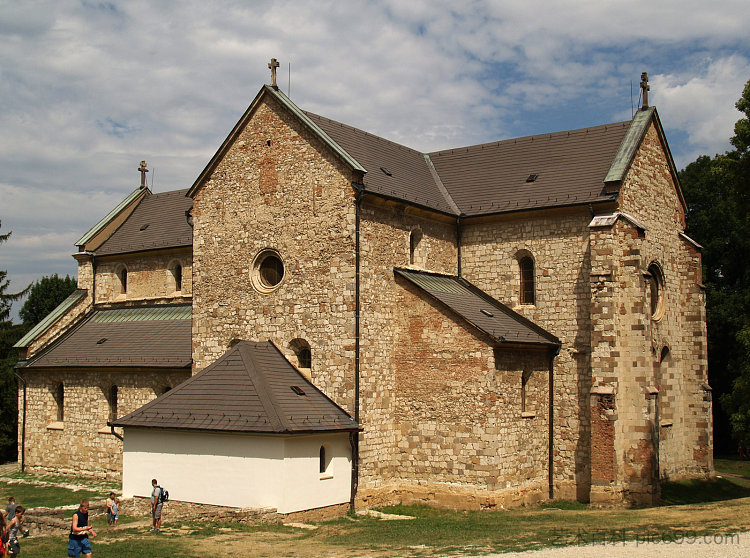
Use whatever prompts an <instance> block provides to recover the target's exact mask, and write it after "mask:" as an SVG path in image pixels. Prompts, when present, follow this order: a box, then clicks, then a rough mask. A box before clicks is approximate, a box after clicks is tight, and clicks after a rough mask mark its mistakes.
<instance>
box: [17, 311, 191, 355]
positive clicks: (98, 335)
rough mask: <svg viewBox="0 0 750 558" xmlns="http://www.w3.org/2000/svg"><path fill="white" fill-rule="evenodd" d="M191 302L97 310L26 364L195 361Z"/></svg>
mask: <svg viewBox="0 0 750 558" xmlns="http://www.w3.org/2000/svg"><path fill="white" fill-rule="evenodd" d="M191 314H192V312H191V307H190V305H185V304H183V305H178V306H155V307H146V308H127V309H111V310H97V311H94V312H92V313H91V314H90V315H89V316H87V317H86V318H84V319H83V320H82V321H81V323H80V324H79V325H78V326H76V327H75V328H73V329H72V330H71V331H69V332H68V333H66V334H65V335H63V336H62V337H61V338H60V339H59V340H58V341H56V342H55V343H54V344H53V345H51V346H50V347H49V348H48V349H46V350H44V351H42V352H41V353H40V354H39V355H37V356H35V357H33V358H32V359H30V360H29V361H28V362H27V363H26V368H60V367H98V366H108V367H128V368H129V367H149V368H186V367H189V366H191V365H192V362H193V361H192V345H191V331H192V318H191Z"/></svg>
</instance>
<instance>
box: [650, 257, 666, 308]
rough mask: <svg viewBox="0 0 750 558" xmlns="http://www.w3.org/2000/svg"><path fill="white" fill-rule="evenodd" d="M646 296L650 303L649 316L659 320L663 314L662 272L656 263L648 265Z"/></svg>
mask: <svg viewBox="0 0 750 558" xmlns="http://www.w3.org/2000/svg"><path fill="white" fill-rule="evenodd" d="M648 273H649V277H648V291H649V292H648V297H649V302H650V304H651V318H652V319H654V320H660V319H661V318H662V316H663V315H664V274H663V273H662V271H661V267H659V265H658V264H656V263H652V264H651V265H650V266H649V267H648Z"/></svg>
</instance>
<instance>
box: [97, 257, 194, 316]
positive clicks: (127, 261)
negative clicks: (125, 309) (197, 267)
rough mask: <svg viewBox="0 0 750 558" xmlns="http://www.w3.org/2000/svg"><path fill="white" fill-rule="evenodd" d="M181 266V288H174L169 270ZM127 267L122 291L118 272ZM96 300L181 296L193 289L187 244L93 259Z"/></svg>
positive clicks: (172, 277)
mask: <svg viewBox="0 0 750 558" xmlns="http://www.w3.org/2000/svg"><path fill="white" fill-rule="evenodd" d="M178 264H179V265H181V266H182V289H181V290H179V291H178V290H176V289H175V278H174V275H173V273H172V271H171V270H172V269H174V267H175V265H178ZM123 268H125V269H127V274H128V279H127V293H123V292H122V283H121V279H120V276H119V274H120V272H121V270H122V269H123ZM95 291H96V293H95V296H96V301H95V302H96V303H97V304H101V303H111V302H125V301H131V300H147V299H163V298H170V299H177V300H179V299H181V298H184V297H190V296H191V295H192V292H193V273H192V255H191V250H190V249H189V248H182V249H172V250H163V251H153V252H146V253H142V254H123V255H120V256H107V257H106V258H104V257H102V258H98V259H97V260H96V285H95Z"/></svg>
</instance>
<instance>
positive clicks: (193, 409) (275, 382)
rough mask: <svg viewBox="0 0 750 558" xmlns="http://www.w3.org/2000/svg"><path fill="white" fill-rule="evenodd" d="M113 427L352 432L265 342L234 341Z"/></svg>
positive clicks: (338, 411) (342, 415) (344, 417)
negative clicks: (216, 358) (194, 373)
mask: <svg viewBox="0 0 750 558" xmlns="http://www.w3.org/2000/svg"><path fill="white" fill-rule="evenodd" d="M113 424H114V425H115V426H136V427H151V428H169V429H187V430H210V431H226V432H257V433H267V434H301V433H312V432H339V431H353V430H357V429H358V428H359V426H358V425H357V423H356V422H354V419H352V417H351V416H349V415H348V414H347V413H346V412H345V411H344V410H343V409H342V408H341V407H339V406H338V405H336V404H335V403H334V402H333V401H332V400H331V399H329V398H328V397H327V396H326V395H325V394H324V393H323V392H322V391H320V390H319V389H318V388H316V387H315V386H314V385H313V384H312V383H310V382H309V381H308V380H307V379H306V378H305V377H304V376H302V374H300V373H299V371H297V369H296V368H294V366H292V364H290V363H289V361H288V360H287V359H286V358H284V355H283V354H281V352H280V351H279V349H278V348H277V347H276V346H275V345H274V344H273V343H271V342H270V341H266V342H253V341H239V342H237V343H236V344H235V345H234V346H233V347H231V348H230V349H229V350H228V351H227V352H226V353H224V354H223V355H222V356H221V357H220V358H219V359H218V360H217V361H215V362H214V363H213V364H211V365H210V366H208V367H206V368H205V369H204V370H202V371H201V372H199V373H198V374H196V375H195V376H192V377H191V378H189V379H187V380H185V381H184V382H183V383H181V384H180V385H178V386H176V387H175V388H174V389H172V390H171V391H168V392H167V393H165V394H163V395H161V396H159V397H158V398H157V399H155V400H153V401H151V402H150V403H148V404H146V405H144V406H143V407H141V408H140V409H138V410H136V411H135V412H133V413H130V414H129V415H126V416H124V417H122V418H120V419H118V420H116V421H114V423H113Z"/></svg>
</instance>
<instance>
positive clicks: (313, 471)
mask: <svg viewBox="0 0 750 558" xmlns="http://www.w3.org/2000/svg"><path fill="white" fill-rule="evenodd" d="M320 446H324V447H325V449H326V455H327V456H330V464H329V466H328V468H327V470H326V472H325V473H321V472H320ZM351 455H352V450H351V445H350V444H349V434H347V433H343V434H342V433H337V434H327V435H318V436H296V437H293V438H286V443H285V454H284V467H285V469H286V473H285V478H286V482H285V483H284V486H283V499H282V502H281V503H280V504H279V506H278V511H279V513H290V512H293V511H301V510H310V509H313V508H321V507H323V506H331V505H334V504H343V503H345V502H348V501H349V498H350V497H351V486H352V460H351Z"/></svg>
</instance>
